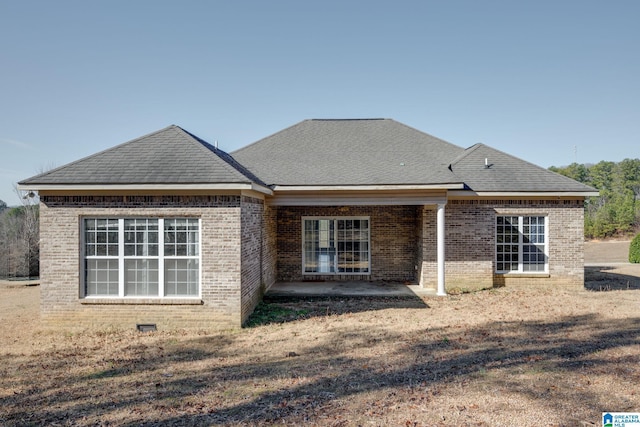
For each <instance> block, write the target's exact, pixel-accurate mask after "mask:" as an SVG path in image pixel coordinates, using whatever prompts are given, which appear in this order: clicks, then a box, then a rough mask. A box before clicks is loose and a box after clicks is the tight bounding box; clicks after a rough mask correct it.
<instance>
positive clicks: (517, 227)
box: [496, 215, 549, 273]
mask: <svg viewBox="0 0 640 427" xmlns="http://www.w3.org/2000/svg"><path fill="white" fill-rule="evenodd" d="M547 221H548V220H547V217H546V216H516V215H500V216H498V217H496V272H497V273H546V272H547V271H548V259H549V257H548V240H549V239H548V235H547V230H548V226H547Z"/></svg>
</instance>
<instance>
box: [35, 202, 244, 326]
mask: <svg viewBox="0 0 640 427" xmlns="http://www.w3.org/2000/svg"><path fill="white" fill-rule="evenodd" d="M249 205H251V204H250V203H249ZM241 206H242V203H241V198H240V196H98V197H92V196H47V195H42V197H41V204H40V209H41V210H40V224H41V234H40V236H41V249H40V250H41V252H40V253H41V295H42V318H43V320H44V321H45V322H46V323H47V324H51V325H63V324H66V325H69V326H73V325H80V326H97V327H105V326H109V327H124V328H134V327H135V325H136V323H156V324H157V325H158V328H159V329H168V328H185V327H187V328H209V329H226V328H237V327H239V326H240V325H241V323H242V321H243V312H242V307H241V304H242V295H241V287H240V283H241V280H243V278H242V274H241V264H242V261H243V258H242V254H241V234H242V223H241ZM105 216H109V217H134V216H138V217H160V216H162V217H175V216H189V217H199V218H201V241H202V244H201V250H202V254H201V269H202V277H201V284H202V299H201V301H196V303H194V304H183V303H181V302H183V301H180V300H175V301H172V300H166V301H163V302H162V303H161V304H156V302H157V300H156V301H148V303H143V304H133V305H131V304H122V301H117V300H108V301H105V302H110V303H109V304H87V300H83V299H81V298H80V286H81V274H82V269H83V263H82V259H81V247H80V232H81V218H82V217H105ZM248 227H255V225H253V224H248ZM252 250H254V249H253V246H250V250H249V253H251V251H252ZM248 255H249V254H247V256H248ZM254 271H255V267H253V266H252V267H251V268H250V269H249V276H250V279H247V280H254V279H253V276H252V274H254Z"/></svg>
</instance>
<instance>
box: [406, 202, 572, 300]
mask: <svg viewBox="0 0 640 427" xmlns="http://www.w3.org/2000/svg"><path fill="white" fill-rule="evenodd" d="M421 213H422V223H423V231H422V233H421V243H422V244H421V245H420V246H421V248H420V249H419V253H420V254H421V256H422V263H421V264H420V268H419V270H420V277H421V283H422V284H423V286H425V287H434V288H435V286H436V282H437V276H436V269H437V265H436V210H435V209H431V208H429V207H425V208H423V210H422V212H421ZM496 215H546V216H548V221H549V222H548V224H549V230H548V233H549V275H548V277H532V276H531V275H529V276H524V275H523V276H520V277H516V276H510V275H495V274H494V270H495V265H494V257H495V218H496ZM583 221H584V210H583V202H582V201H579V200H566V201H565V200H539V201H526V200H512V201H509V200H507V201H504V200H470V201H467V200H450V201H449V203H448V204H447V205H446V208H445V223H446V256H445V259H446V264H445V276H446V284H447V289H453V288H461V289H480V288H486V287H492V286H502V285H514V284H536V283H542V282H544V283H554V284H559V285H574V286H583V285H584V251H583V244H584V238H583V236H584V232H583V224H584V223H583Z"/></svg>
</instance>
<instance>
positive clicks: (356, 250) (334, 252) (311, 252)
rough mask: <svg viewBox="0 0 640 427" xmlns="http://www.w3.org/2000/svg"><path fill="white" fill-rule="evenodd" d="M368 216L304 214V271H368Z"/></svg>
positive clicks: (333, 272) (369, 260)
mask: <svg viewBox="0 0 640 427" xmlns="http://www.w3.org/2000/svg"><path fill="white" fill-rule="evenodd" d="M369 223H370V221H369V217H333V218H326V217H319V218H313V217H303V218H302V247H303V249H302V252H303V256H302V272H303V274H369V273H370V266H371V251H370V240H369V236H370V232H369Z"/></svg>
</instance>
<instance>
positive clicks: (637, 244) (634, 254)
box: [629, 234, 640, 264]
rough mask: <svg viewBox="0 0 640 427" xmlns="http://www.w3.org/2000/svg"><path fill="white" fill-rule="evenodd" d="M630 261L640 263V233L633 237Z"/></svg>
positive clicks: (630, 247)
mask: <svg viewBox="0 0 640 427" xmlns="http://www.w3.org/2000/svg"><path fill="white" fill-rule="evenodd" d="M629 262H632V263H634V264H638V263H640V234H638V235H637V236H636V237H634V238H633V240H632V241H631V245H630V246H629Z"/></svg>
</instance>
